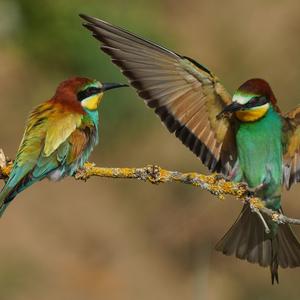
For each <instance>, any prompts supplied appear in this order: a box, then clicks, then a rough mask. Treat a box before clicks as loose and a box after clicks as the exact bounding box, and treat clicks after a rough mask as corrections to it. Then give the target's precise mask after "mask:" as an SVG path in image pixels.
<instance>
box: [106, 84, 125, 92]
mask: <svg viewBox="0 0 300 300" xmlns="http://www.w3.org/2000/svg"><path fill="white" fill-rule="evenodd" d="M128 86H129V85H128V84H124V83H103V84H102V88H101V90H102V92H104V91H108V90H112V89H116V88H121V87H128Z"/></svg>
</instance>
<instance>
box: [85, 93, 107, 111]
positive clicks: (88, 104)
mask: <svg viewBox="0 0 300 300" xmlns="http://www.w3.org/2000/svg"><path fill="white" fill-rule="evenodd" d="M102 96H103V93H100V94H97V95H93V96H91V97H88V98H86V99H84V100H83V101H81V105H82V107H84V108H86V109H88V110H96V109H98V106H99V104H100V101H101V99H102Z"/></svg>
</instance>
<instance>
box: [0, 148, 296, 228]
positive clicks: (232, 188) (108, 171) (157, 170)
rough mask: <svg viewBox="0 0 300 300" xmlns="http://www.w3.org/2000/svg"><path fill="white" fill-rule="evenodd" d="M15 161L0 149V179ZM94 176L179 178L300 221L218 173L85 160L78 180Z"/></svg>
mask: <svg viewBox="0 0 300 300" xmlns="http://www.w3.org/2000/svg"><path fill="white" fill-rule="evenodd" d="M11 167H12V161H9V160H7V159H6V157H5V155H4V153H3V151H2V150H1V149H0V179H4V180H6V179H7V178H8V177H9V173H10V171H11ZM92 176H97V177H105V178H119V179H137V180H141V181H148V182H150V183H152V184H159V183H167V182H177V183H184V184H189V185H192V186H194V187H199V188H200V189H202V190H206V191H208V192H210V193H211V194H213V195H215V196H217V197H218V198H219V199H224V198H225V196H226V195H231V196H234V197H235V198H237V199H238V200H240V201H241V202H242V203H248V204H249V205H250V207H251V209H252V211H253V212H254V213H257V214H258V215H259V217H260V218H261V219H262V221H263V222H264V217H263V215H267V216H269V217H270V218H272V220H273V221H274V222H277V223H278V224H281V223H291V224H299V225H300V220H298V219H292V218H289V217H286V216H284V215H283V214H281V213H279V212H277V211H273V210H271V209H269V208H267V207H265V205H264V202H263V201H262V200H261V199H259V198H257V197H254V196H253V194H252V193H251V192H250V191H249V190H248V189H247V185H246V184H244V183H236V182H232V181H228V180H225V179H224V178H223V177H222V176H220V175H218V174H212V175H203V174H198V173H195V172H188V173H183V172H178V171H169V170H166V169H163V168H161V167H159V166H156V165H148V166H145V167H142V168H103V167H97V166H95V164H93V163H86V164H85V165H84V167H83V168H82V169H80V170H78V171H77V172H76V173H75V175H74V177H75V179H76V180H84V181H86V180H88V179H89V178H90V177H92ZM264 225H265V230H266V232H268V231H269V228H268V225H267V223H266V222H264Z"/></svg>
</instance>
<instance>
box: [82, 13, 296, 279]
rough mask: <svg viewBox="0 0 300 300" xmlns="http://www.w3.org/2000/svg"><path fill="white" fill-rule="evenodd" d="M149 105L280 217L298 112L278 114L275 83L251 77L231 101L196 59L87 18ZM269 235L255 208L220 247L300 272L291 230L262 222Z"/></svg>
mask: <svg viewBox="0 0 300 300" xmlns="http://www.w3.org/2000/svg"><path fill="white" fill-rule="evenodd" d="M81 17H82V18H83V19H84V20H85V21H87V22H86V23H85V24H84V26H85V27H87V28H88V29H89V30H91V31H92V32H93V35H94V36H95V37H96V38H97V39H98V40H99V41H101V43H102V46H101V49H102V50H103V51H104V52H106V53H107V54H108V55H110V56H111V58H112V61H113V63H115V64H116V65H118V66H119V67H120V68H121V70H122V72H123V74H124V75H125V76H126V77H128V79H129V80H130V83H131V85H132V86H133V87H135V88H136V90H137V92H138V94H139V95H140V96H141V97H142V98H144V99H145V102H146V104H147V105H148V106H149V107H151V108H153V109H154V110H155V113H156V114H158V115H159V117H160V119H161V120H162V122H163V123H164V124H165V125H166V127H167V128H168V129H169V131H170V132H171V133H175V135H176V137H178V138H179V139H180V140H181V141H182V143H184V144H185V145H186V146H187V147H188V148H189V149H190V150H191V151H193V152H194V153H195V154H196V155H197V156H198V157H199V158H200V159H201V160H202V162H203V163H204V164H205V165H206V166H207V167H208V169H209V170H211V171H213V172H219V173H221V174H223V175H224V176H226V177H227V178H229V179H230V180H233V181H237V182H241V181H244V182H246V183H247V184H248V186H249V187H250V188H252V189H253V190H255V191H256V195H257V196H259V197H261V199H262V200H263V201H264V202H265V205H266V207H268V208H271V209H273V210H276V211H281V192H282V185H285V186H286V188H287V189H289V188H290V187H291V185H292V184H293V183H296V182H298V181H300V157H299V156H298V153H300V109H299V108H298V109H296V110H294V111H292V112H290V113H289V114H287V115H283V114H281V113H280V110H279V108H278V106H277V104H276V99H275V96H274V94H273V92H272V90H271V88H270V86H269V84H268V83H267V82H266V81H264V80H262V79H251V80H248V81H247V82H245V83H244V84H242V85H241V86H240V87H239V88H238V89H237V91H236V92H235V93H234V95H233V97H231V96H230V94H229V93H228V92H227V91H226V90H225V88H224V87H223V85H222V84H221V83H220V81H219V80H218V78H217V77H216V76H215V75H214V74H213V73H211V72H210V71H209V70H208V69H207V68H206V67H204V66H202V65H201V64H199V63H197V62H196V61H195V60H193V59H191V58H189V57H186V56H183V55H179V54H177V53H175V52H173V51H171V50H168V49H166V48H164V47H161V46H159V45H157V44H155V43H153V42H150V41H147V40H145V39H142V38H140V37H138V36H136V35H134V34H132V33H129V32H128V31H126V30H124V29H121V28H119V27H116V26H113V25H111V24H109V23H107V22H104V21H101V20H99V19H96V18H92V17H88V16H85V15H81ZM264 218H265V219H266V222H267V223H268V225H269V227H270V229H271V232H270V233H269V234H267V233H265V230H264V226H263V223H262V221H261V219H260V218H259V216H258V215H257V214H254V213H251V210H250V208H249V205H245V206H244V207H243V210H242V212H241V213H240V215H239V217H238V219H237V220H236V222H235V223H234V224H233V226H232V227H231V228H230V230H229V231H228V232H227V233H226V234H225V236H224V237H223V238H222V240H221V241H220V242H219V243H218V244H217V246H216V249H217V250H218V251H221V252H223V253H224V254H226V255H235V256H236V257H238V258H240V259H244V260H247V261H249V262H251V263H258V264H259V265H261V266H263V267H267V266H269V267H270V270H271V277H272V283H274V280H276V281H277V282H278V266H280V267H282V268H287V267H289V268H293V267H297V266H300V244H299V242H298V240H297V238H296V237H295V235H294V233H293V232H292V229H291V227H290V226H289V225H287V224H282V225H278V224H276V223H274V222H272V220H271V219H270V218H269V217H267V216H264Z"/></svg>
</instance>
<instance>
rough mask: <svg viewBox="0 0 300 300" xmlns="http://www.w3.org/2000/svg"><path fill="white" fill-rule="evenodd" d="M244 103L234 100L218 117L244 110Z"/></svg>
mask: <svg viewBox="0 0 300 300" xmlns="http://www.w3.org/2000/svg"><path fill="white" fill-rule="evenodd" d="M242 109H243V105H242V104H240V103H238V102H232V103H230V104H229V105H227V106H226V107H225V108H224V109H223V110H222V111H221V112H220V113H219V114H218V115H217V116H216V118H217V119H221V118H223V117H224V116H227V115H228V114H231V113H233V112H235V111H238V110H242Z"/></svg>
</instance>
